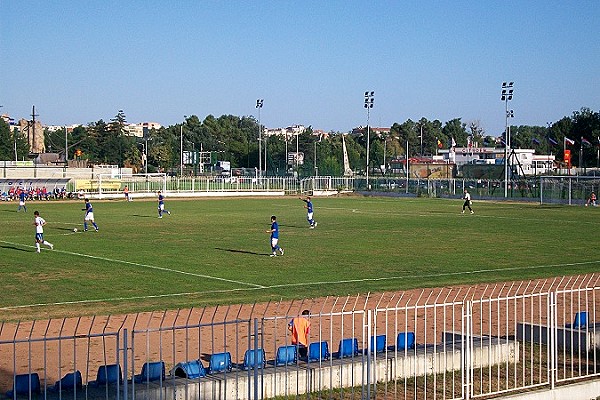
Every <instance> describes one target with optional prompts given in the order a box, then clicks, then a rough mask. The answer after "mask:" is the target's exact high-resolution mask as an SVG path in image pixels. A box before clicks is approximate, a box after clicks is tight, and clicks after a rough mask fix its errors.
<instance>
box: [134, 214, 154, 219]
mask: <svg viewBox="0 0 600 400" xmlns="http://www.w3.org/2000/svg"><path fill="white" fill-rule="evenodd" d="M132 217H138V218H156V215H154V216H152V215H140V214H133V215H132Z"/></svg>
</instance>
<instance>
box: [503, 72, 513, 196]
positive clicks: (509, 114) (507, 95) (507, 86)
mask: <svg viewBox="0 0 600 400" xmlns="http://www.w3.org/2000/svg"><path fill="white" fill-rule="evenodd" d="M514 84H515V83H514V82H513V81H510V82H509V83H506V82H502V92H501V95H500V100H502V101H503V102H504V112H505V116H506V118H505V122H504V197H505V198H506V197H508V181H509V176H508V158H509V156H510V153H509V152H510V127H509V126H508V119H509V118H514V116H515V114H514V112H513V110H509V109H508V102H509V101H510V100H512V98H513V90H514V89H513V87H514Z"/></svg>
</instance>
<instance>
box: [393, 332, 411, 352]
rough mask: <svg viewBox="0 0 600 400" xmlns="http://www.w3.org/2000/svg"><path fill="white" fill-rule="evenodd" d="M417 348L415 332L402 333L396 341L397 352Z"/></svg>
mask: <svg viewBox="0 0 600 400" xmlns="http://www.w3.org/2000/svg"><path fill="white" fill-rule="evenodd" d="M414 347H415V333H414V332H400V333H399V334H398V339H397V340H396V349H397V350H408V349H413V348H414Z"/></svg>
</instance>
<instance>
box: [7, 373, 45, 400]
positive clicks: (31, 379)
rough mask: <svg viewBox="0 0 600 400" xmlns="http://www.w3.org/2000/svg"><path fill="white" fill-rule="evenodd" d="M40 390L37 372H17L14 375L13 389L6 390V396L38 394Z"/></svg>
mask: <svg viewBox="0 0 600 400" xmlns="http://www.w3.org/2000/svg"><path fill="white" fill-rule="evenodd" d="M40 391H41V386H40V376H39V375H38V374H37V372H34V373H32V374H19V375H16V376H15V382H14V383H13V389H12V390H9V391H8V392H6V397H10V398H12V397H14V396H15V395H17V396H19V395H25V396H28V395H29V394H30V393H31V394H39V393H40Z"/></svg>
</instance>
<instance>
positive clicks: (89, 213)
mask: <svg viewBox="0 0 600 400" xmlns="http://www.w3.org/2000/svg"><path fill="white" fill-rule="evenodd" d="M81 211H85V217H83V231H84V232H87V230H88V221H89V222H90V223H91V224H92V225H93V226H94V229H96V232H98V225H96V223H95V222H94V208H93V207H92V203H90V200H89V199H85V208H82V209H81Z"/></svg>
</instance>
